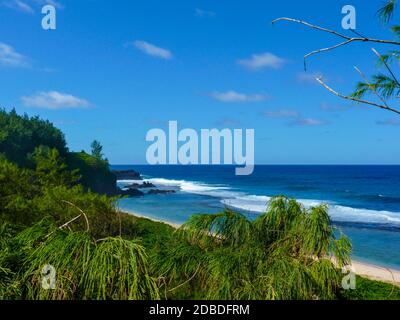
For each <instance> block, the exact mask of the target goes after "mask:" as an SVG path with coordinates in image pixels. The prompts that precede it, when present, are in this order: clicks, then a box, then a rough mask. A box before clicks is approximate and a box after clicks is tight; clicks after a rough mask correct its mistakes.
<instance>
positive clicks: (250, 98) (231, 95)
mask: <svg viewBox="0 0 400 320" xmlns="http://www.w3.org/2000/svg"><path fill="white" fill-rule="evenodd" d="M210 96H211V97H212V98H214V99H215V100H218V101H221V102H259V101H264V100H265V99H266V98H267V97H266V96H265V95H263V94H245V93H238V92H236V91H227V92H214V93H212V94H211V95H210Z"/></svg>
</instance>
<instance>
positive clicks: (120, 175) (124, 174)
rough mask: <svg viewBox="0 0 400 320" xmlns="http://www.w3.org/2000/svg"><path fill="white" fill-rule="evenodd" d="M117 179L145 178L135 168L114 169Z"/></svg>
mask: <svg viewBox="0 0 400 320" xmlns="http://www.w3.org/2000/svg"><path fill="white" fill-rule="evenodd" d="M112 172H113V173H114V174H115V176H116V177H117V180H143V178H142V176H141V175H140V173H139V172H137V171H135V170H113V171H112Z"/></svg>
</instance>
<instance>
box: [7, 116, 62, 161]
mask: <svg viewBox="0 0 400 320" xmlns="http://www.w3.org/2000/svg"><path fill="white" fill-rule="evenodd" d="M39 146H47V147H49V148H55V149H57V151H58V152H59V154H60V156H61V157H65V156H66V154H67V152H68V148H67V146H66V142H65V138H64V134H63V133H62V132H61V131H60V130H59V129H57V128H55V127H54V126H53V124H52V123H50V122H49V121H45V120H42V119H40V118H38V117H28V116H27V115H26V114H25V115H23V116H20V115H18V114H17V113H16V111H15V110H12V111H10V112H6V111H5V110H2V109H0V153H2V154H4V155H5V156H6V158H7V159H8V160H10V161H12V162H14V163H17V164H18V165H19V166H22V167H33V166H34V164H32V163H31V161H30V159H28V155H29V154H31V153H32V152H33V151H34V150H35V148H36V147H39Z"/></svg>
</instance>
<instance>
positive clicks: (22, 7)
mask: <svg viewBox="0 0 400 320" xmlns="http://www.w3.org/2000/svg"><path fill="white" fill-rule="evenodd" d="M2 4H3V5H4V6H5V7H7V8H10V9H13V10H17V11H21V12H25V13H31V14H32V13H35V10H33V8H32V7H31V6H30V5H29V4H28V3H26V2H24V1H21V0H8V1H3V2H2Z"/></svg>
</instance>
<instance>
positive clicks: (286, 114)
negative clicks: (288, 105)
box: [262, 110, 300, 118]
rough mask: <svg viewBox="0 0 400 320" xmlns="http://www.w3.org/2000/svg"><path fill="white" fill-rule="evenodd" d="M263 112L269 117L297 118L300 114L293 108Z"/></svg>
mask: <svg viewBox="0 0 400 320" xmlns="http://www.w3.org/2000/svg"><path fill="white" fill-rule="evenodd" d="M262 114H263V115H264V116H265V117H268V118H297V117H299V116H300V114H299V113H298V112H297V111H292V110H278V111H264V112H263V113H262Z"/></svg>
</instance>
